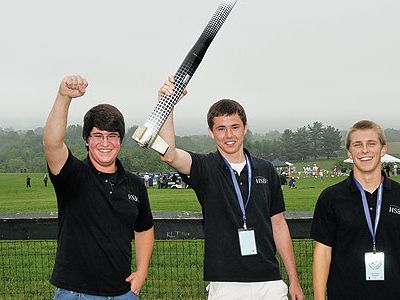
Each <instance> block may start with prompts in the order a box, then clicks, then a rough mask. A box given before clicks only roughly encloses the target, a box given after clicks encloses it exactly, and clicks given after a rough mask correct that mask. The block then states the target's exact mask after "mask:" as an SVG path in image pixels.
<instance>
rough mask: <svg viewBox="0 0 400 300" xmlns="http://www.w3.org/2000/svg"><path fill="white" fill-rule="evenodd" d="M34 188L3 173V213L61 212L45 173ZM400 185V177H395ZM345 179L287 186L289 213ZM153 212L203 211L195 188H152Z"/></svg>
mask: <svg viewBox="0 0 400 300" xmlns="http://www.w3.org/2000/svg"><path fill="white" fill-rule="evenodd" d="M29 175H30V177H31V186H32V187H31V188H26V183H25V177H26V174H20V173H11V174H10V173H6V174H4V173H0V191H1V193H0V213H2V212H3V213H10V212H54V211H57V205H56V200H55V193H54V190H53V186H52V185H51V182H50V181H49V182H48V185H47V187H45V186H44V184H43V181H42V178H43V174H41V173H37V174H29ZM392 178H394V179H395V180H396V181H399V182H400V176H395V177H392ZM343 179H345V177H333V178H332V177H325V178H323V179H320V178H313V177H311V178H299V179H297V181H296V188H295V189H290V188H289V187H288V186H287V185H285V186H283V193H284V196H285V203H286V210H287V211H313V210H314V205H315V202H316V200H317V199H318V196H319V194H320V193H321V191H322V190H323V189H324V188H326V187H328V186H330V185H332V184H335V183H337V182H339V181H341V180H343ZM148 192H149V197H150V202H151V207H152V210H153V211H190V212H193V211H200V205H199V204H198V202H197V199H196V195H195V193H194V192H193V190H191V189H161V190H160V189H157V188H156V187H153V188H149V189H148Z"/></svg>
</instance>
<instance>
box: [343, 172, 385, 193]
mask: <svg viewBox="0 0 400 300" xmlns="http://www.w3.org/2000/svg"><path fill="white" fill-rule="evenodd" d="M381 173H382V176H383V188H384V189H385V190H389V191H390V190H391V189H392V182H391V181H390V179H389V178H388V177H387V176H386V174H385V172H383V171H382V172H381ZM347 186H348V187H349V189H350V190H351V191H352V192H359V190H358V188H357V186H356V183H355V182H354V180H353V171H351V172H350V175H349V177H348V178H347Z"/></svg>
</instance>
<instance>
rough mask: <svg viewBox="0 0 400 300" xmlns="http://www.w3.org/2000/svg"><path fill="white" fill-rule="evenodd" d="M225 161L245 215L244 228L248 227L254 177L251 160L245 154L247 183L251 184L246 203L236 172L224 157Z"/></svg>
mask: <svg viewBox="0 0 400 300" xmlns="http://www.w3.org/2000/svg"><path fill="white" fill-rule="evenodd" d="M222 158H223V159H224V161H225V164H226V166H227V167H228V169H229V171H230V173H231V177H232V182H233V186H234V187H235V192H236V196H237V199H238V202H239V206H240V210H241V211H242V216H243V228H245V229H246V228H247V225H246V207H247V204H249V200H250V193H251V178H252V175H253V174H252V170H251V166H250V160H249V158H248V157H247V155H246V154H245V158H246V166H247V171H248V175H247V180H248V181H247V183H248V185H249V193H248V194H247V201H246V204H245V203H244V202H243V196H242V192H241V191H240V187H239V183H238V181H237V178H236V175H235V172H233V169H232V167H231V165H230V164H229V162H228V161H227V160H226V159H225V158H224V157H222Z"/></svg>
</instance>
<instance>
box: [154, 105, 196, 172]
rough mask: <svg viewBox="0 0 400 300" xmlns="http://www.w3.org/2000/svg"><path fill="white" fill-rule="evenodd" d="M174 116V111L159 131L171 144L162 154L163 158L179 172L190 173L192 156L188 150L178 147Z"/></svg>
mask: <svg viewBox="0 0 400 300" xmlns="http://www.w3.org/2000/svg"><path fill="white" fill-rule="evenodd" d="M173 118H174V117H173V111H172V112H171V114H170V115H169V116H168V118H167V120H166V121H165V123H164V125H163V127H162V128H161V130H160V132H159V135H160V136H161V137H162V138H163V139H164V141H165V142H166V143H167V144H168V146H169V147H168V150H167V152H166V153H165V154H164V155H161V160H162V161H164V162H166V163H167V164H169V165H170V166H171V167H173V168H174V169H175V170H177V171H178V172H181V173H183V174H190V169H191V166H192V157H191V156H190V154H189V153H188V152H186V151H184V150H182V149H177V148H176V145H175V129H174V120H173Z"/></svg>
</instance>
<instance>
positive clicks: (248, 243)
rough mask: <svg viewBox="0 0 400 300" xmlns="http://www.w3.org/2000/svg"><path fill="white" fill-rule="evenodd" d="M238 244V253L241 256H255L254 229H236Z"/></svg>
mask: <svg viewBox="0 0 400 300" xmlns="http://www.w3.org/2000/svg"><path fill="white" fill-rule="evenodd" d="M238 234H239V243H240V253H241V254H242V256H247V255H256V254H257V247H256V237H255V234H254V229H251V228H248V229H245V228H240V229H238Z"/></svg>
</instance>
